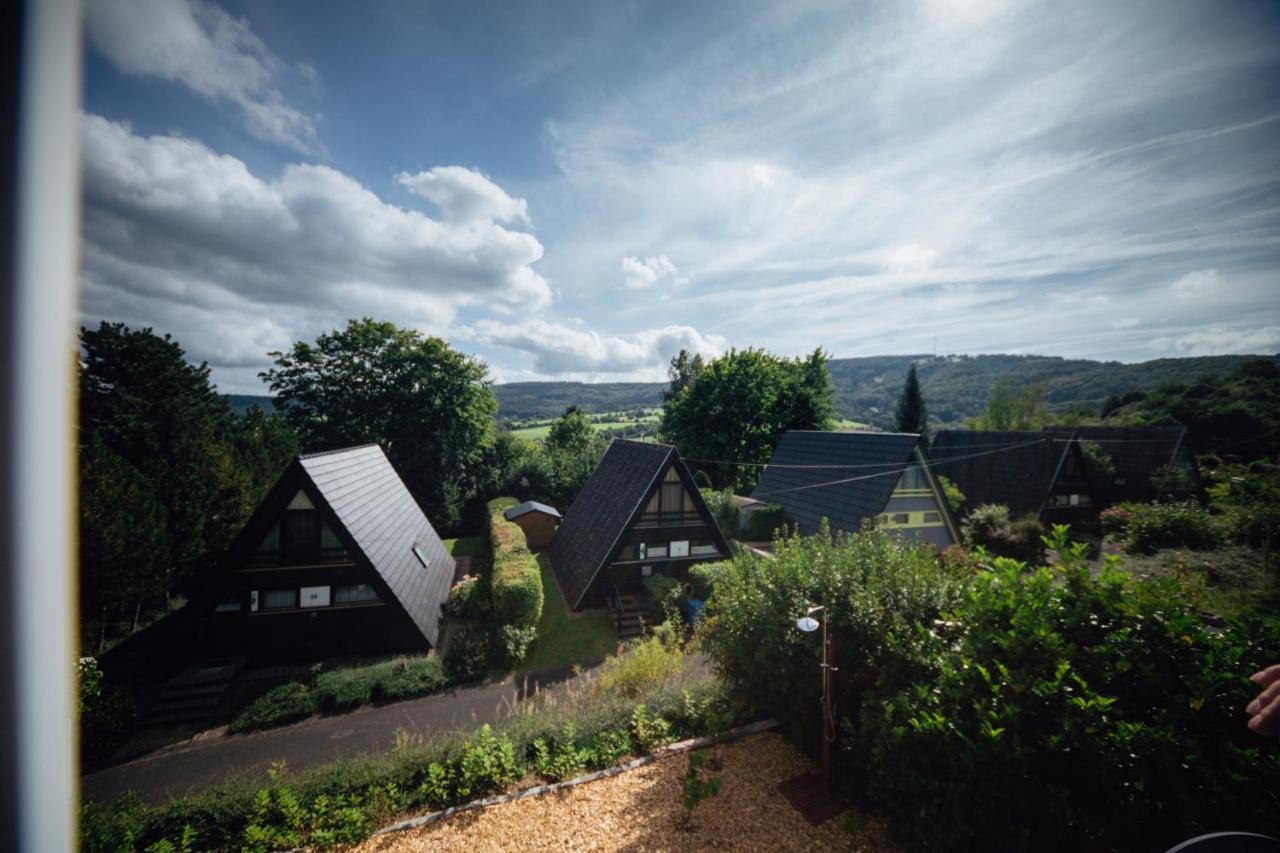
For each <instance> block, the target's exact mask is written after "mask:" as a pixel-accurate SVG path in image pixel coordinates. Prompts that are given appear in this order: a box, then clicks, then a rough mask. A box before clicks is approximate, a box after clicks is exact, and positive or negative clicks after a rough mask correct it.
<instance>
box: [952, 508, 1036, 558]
mask: <svg viewBox="0 0 1280 853" xmlns="http://www.w3.org/2000/svg"><path fill="white" fill-rule="evenodd" d="M961 531H962V533H963V535H964V540H965V542H966V543H967V544H968V545H970V546H972V547H975V548H983V549H985V550H986V551H987V552H988V553H990V554H994V555H995V556H998V557H1010V558H1012V559H1015V560H1022V561H1024V562H1028V563H1033V564H1039V563H1041V562H1043V560H1044V546H1043V544H1042V543H1041V541H1040V539H1041V537H1042V536H1044V533H1045V529H1044V525H1043V524H1041V523H1040V521H1039V519H1037V518H1036V517H1035V516H1034V515H1032V514H1030V513H1028V514H1027V515H1024V516H1022V517H1021V518H1018V519H1012V518H1010V517H1009V508H1008V507H1006V506H1004V505H1003V504H984V505H982V506H980V507H978V508H976V509H975V510H974V511H973V512H971V513H969V517H968V518H966V519H965V520H964V523H963V524H962V525H961Z"/></svg>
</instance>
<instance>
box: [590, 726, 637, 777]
mask: <svg viewBox="0 0 1280 853" xmlns="http://www.w3.org/2000/svg"><path fill="white" fill-rule="evenodd" d="M632 749H634V746H633V745H632V743H631V732H629V731H627V730H626V729H605V730H604V731H602V732H600V733H599V734H597V735H596V736H595V737H594V738H592V739H591V743H589V744H588V745H587V748H586V750H585V752H584V758H585V760H586V764H587V766H588V767H590V768H592V769H593V770H600V769H603V768H605V767H612V766H614V765H615V764H617V763H618V762H619V761H621V760H622V758H623V757H624V756H626V755H628V754H630V752H631V750H632Z"/></svg>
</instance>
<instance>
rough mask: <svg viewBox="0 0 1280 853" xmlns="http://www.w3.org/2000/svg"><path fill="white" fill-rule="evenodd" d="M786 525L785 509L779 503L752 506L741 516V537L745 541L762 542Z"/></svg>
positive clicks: (783, 528)
mask: <svg viewBox="0 0 1280 853" xmlns="http://www.w3.org/2000/svg"><path fill="white" fill-rule="evenodd" d="M786 526H787V515H786V510H785V509H784V508H783V507H782V506H781V505H780V504H766V505H765V506H758V507H753V508H752V509H751V511H750V512H748V513H745V514H744V516H743V528H742V537H741V538H742V539H744V540H745V541H747V542H763V541H765V540H769V539H772V538H773V535H774V534H775V533H776V532H778V531H779V530H785V529H786Z"/></svg>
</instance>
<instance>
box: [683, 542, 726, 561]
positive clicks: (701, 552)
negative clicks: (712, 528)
mask: <svg viewBox="0 0 1280 853" xmlns="http://www.w3.org/2000/svg"><path fill="white" fill-rule="evenodd" d="M689 553H690V554H692V555H693V556H695V557H705V556H709V555H713V554H719V553H720V549H719V548H717V547H716V543H714V542H712V541H711V540H710V539H695V540H693V541H692V542H690V543H689Z"/></svg>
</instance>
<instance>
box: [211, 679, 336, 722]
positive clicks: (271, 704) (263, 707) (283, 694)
mask: <svg viewBox="0 0 1280 853" xmlns="http://www.w3.org/2000/svg"><path fill="white" fill-rule="evenodd" d="M318 710H320V705H319V703H318V702H317V701H316V696H315V693H314V692H313V691H312V690H311V688H310V687H308V686H307V685H305V684H299V683H297V682H296V681H295V682H291V683H289V684H281V685H280V686H279V687H276V688H273V689H271V690H268V691H267V692H266V693H264V694H263V695H262V696H260V697H258V699H257V700H255V701H254V702H253V703H251V704H250V705H249V707H247V708H245V709H244V710H243V711H241V712H240V714H239V715H238V716H237V717H236V718H235V719H234V720H232V721H231V725H230V726H229V727H228V730H229V731H231V732H233V733H239V732H252V731H257V730H258V729H271V728H275V727H276V726H284V725H288V724H289V723H296V722H297V721H298V720H305V719H306V718H307V717H310V716H311V715H312V714H314V713H315V712H316V711H318Z"/></svg>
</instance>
